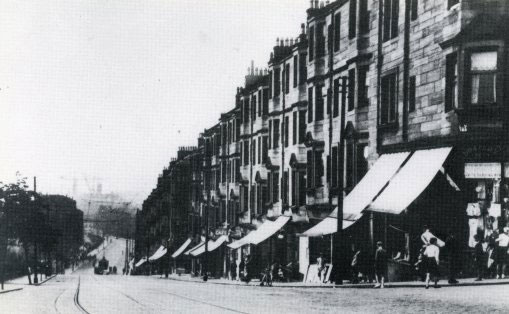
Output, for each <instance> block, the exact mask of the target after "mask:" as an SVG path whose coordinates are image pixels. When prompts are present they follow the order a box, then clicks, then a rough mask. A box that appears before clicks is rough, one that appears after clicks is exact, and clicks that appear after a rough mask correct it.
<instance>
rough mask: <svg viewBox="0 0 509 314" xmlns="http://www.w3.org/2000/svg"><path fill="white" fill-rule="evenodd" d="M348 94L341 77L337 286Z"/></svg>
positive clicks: (341, 243) (337, 279) (340, 279)
mask: <svg viewBox="0 0 509 314" xmlns="http://www.w3.org/2000/svg"><path fill="white" fill-rule="evenodd" d="M346 93H347V78H346V76H343V77H341V112H340V114H341V121H340V127H339V130H340V136H339V161H338V163H339V165H338V169H339V171H338V172H339V176H338V181H339V182H338V217H337V224H338V225H337V229H338V230H337V232H336V239H335V240H334V243H335V244H336V249H335V251H334V253H335V254H334V255H335V265H334V268H335V269H336V271H335V272H336V274H337V275H336V284H339V285H342V284H343V277H342V276H343V273H342V272H343V269H342V268H343V267H344V266H345V265H343V264H344V263H342V261H343V259H344V257H343V256H342V254H344V250H343V190H344V172H345V167H344V165H345V135H344V130H345V103H346Z"/></svg>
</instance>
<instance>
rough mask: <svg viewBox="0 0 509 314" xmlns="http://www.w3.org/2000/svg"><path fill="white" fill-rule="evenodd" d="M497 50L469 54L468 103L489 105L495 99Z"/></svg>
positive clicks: (494, 101)
mask: <svg viewBox="0 0 509 314" xmlns="http://www.w3.org/2000/svg"><path fill="white" fill-rule="evenodd" d="M497 60H498V58H497V52H496V51H483V52H472V53H471V54H470V60H469V61H470V67H469V71H470V76H469V77H470V93H471V94H470V103H471V104H472V105H489V104H493V103H496V101H497V70H498V69H497Z"/></svg>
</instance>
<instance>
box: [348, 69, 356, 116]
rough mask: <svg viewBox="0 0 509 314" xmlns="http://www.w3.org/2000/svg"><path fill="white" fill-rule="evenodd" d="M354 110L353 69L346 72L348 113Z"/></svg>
mask: <svg viewBox="0 0 509 314" xmlns="http://www.w3.org/2000/svg"><path fill="white" fill-rule="evenodd" d="M354 108H355V69H350V70H349V71H348V111H352V110H353V109H354Z"/></svg>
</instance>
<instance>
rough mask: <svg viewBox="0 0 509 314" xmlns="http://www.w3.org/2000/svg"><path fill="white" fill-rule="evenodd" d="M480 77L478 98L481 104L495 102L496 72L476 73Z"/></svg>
mask: <svg viewBox="0 0 509 314" xmlns="http://www.w3.org/2000/svg"><path fill="white" fill-rule="evenodd" d="M476 77H478V78H479V81H478V90H479V93H478V99H477V103H478V104H479V105H484V104H491V103H494V102H495V86H496V84H495V79H496V76H495V75H494V74H491V73H489V74H480V75H476Z"/></svg>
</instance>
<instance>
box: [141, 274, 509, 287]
mask: <svg viewBox="0 0 509 314" xmlns="http://www.w3.org/2000/svg"><path fill="white" fill-rule="evenodd" d="M151 277H153V278H160V279H166V278H165V277H164V276H160V275H154V276H151ZM168 279H170V280H176V281H190V282H196V283H205V284H216V285H234V286H235V285H241V286H246V285H249V286H259V285H260V281H259V280H253V281H251V282H249V284H246V283H245V282H241V281H237V280H228V279H224V278H217V279H216V278H213V279H208V280H207V282H204V281H203V279H202V277H193V276H191V275H189V274H183V275H180V276H179V275H176V274H171V275H168ZM374 285H375V284H374V283H358V284H351V283H348V282H346V283H344V284H343V285H335V284H330V283H323V284H320V283H304V282H273V284H272V286H273V287H281V288H356V289H362V288H373V287H374ZM439 285H440V286H441V287H465V286H488V285H509V278H505V279H483V280H482V281H476V280H475V278H463V279H458V283H457V284H449V283H448V282H447V280H441V281H439ZM385 287H386V288H424V287H425V284H424V282H422V281H402V282H386V283H385Z"/></svg>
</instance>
